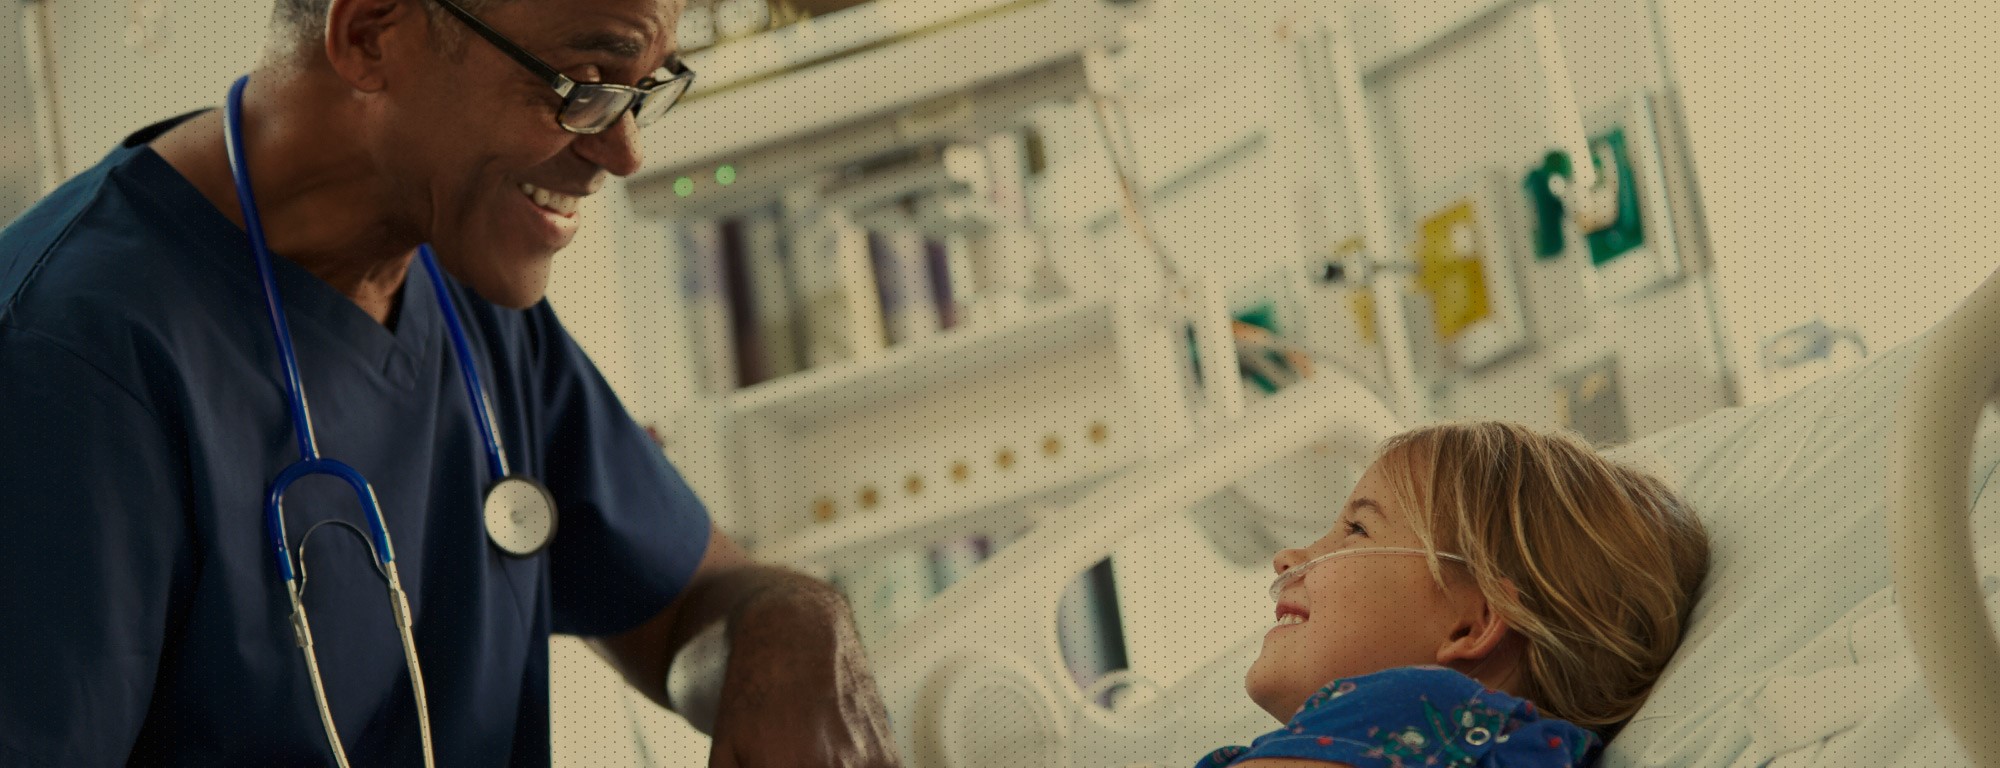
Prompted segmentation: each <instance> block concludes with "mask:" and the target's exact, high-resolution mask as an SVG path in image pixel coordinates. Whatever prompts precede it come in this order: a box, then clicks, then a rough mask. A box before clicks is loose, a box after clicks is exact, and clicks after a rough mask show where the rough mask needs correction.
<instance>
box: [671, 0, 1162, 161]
mask: <svg viewBox="0 0 2000 768" xmlns="http://www.w3.org/2000/svg"><path fill="white" fill-rule="evenodd" d="M1144 5H1145V4H1144V3H1138V2H1129V1H1127V2H1113V1H1112V0H972V1H968V2H949V3H940V2H935V0H874V1H873V2H870V3H868V4H866V5H862V6H858V7H855V8H850V9H847V10H844V11H840V12H837V13H833V14H829V15H827V16H825V17H823V18H818V19H809V20H806V21H803V22H800V23H798V24H794V25H791V26H788V27H784V28H781V29H777V30H773V31H771V32H767V33H763V34H759V35H755V36H753V37H750V38H745V39H743V40H738V41H734V42H730V43H725V44H723V45H719V46H716V47H714V48H711V49H708V50H704V51H701V52H698V53H696V54H693V55H691V56H690V57H689V60H688V66H689V67H690V68H692V69H693V70H694V71H695V72H696V76H695V86H694V90H693V91H691V92H690V93H689V94H688V96H687V98H686V100H685V102H684V103H683V104H682V105H681V106H679V107H677V108H676V109H675V111H674V117H673V121H672V125H674V126H679V127H678V128H670V129H668V130H654V131H651V132H647V133H644V134H641V141H642V145H643V149H644V153H645V155H646V157H648V158H650V160H649V162H648V163H647V167H646V168H645V169H644V170H642V171H640V174H639V177H640V178H641V179H643V178H646V177H666V178H673V177H675V176H680V175H683V174H692V173H696V172H697V171H698V170H699V169H701V168H705V167H707V166H709V165H713V164H715V163H719V162H728V161H737V160H741V159H742V158H741V157H740V156H741V155H744V154H747V153H751V152H754V151H757V150H759V149H763V148H767V147H772V146H773V145H776V144H778V143H780V142H787V141H798V140H802V139H806V138H807V137H811V136H813V135H815V134H821V133H824V132H826V131H828V130H831V129H833V128H836V127H839V126H842V125H846V124H849V123H853V122H855V121H858V120H862V119H864V118H868V117H872V116H877V115H884V114H888V113H891V112H894V111H896V110H899V109H902V108H906V107H912V106H915V105H919V104H921V103H924V102H928V101H930V100H932V99H935V98H937V97H941V96H948V95H952V94H957V93H960V92H963V91H966V90H967V89H970V88H972V87H973V86H976V85H979V84H982V83H986V82H989V81H994V80H998V79H1002V78H1006V77H1009V76H1012V75H1017V74H1021V73H1024V72H1028V71H1030V70H1034V69H1037V68H1040V67H1042V66H1044V65H1048V64H1051V63H1053V62H1056V61H1059V60H1063V59H1070V58H1077V57H1079V56H1080V55H1081V53H1082V52H1083V51H1085V50H1087V49H1090V48H1093V47H1097V46H1102V45H1106V44H1108V43H1111V42H1112V41H1114V40H1115V39H1116V38H1117V35H1118V30H1119V26H1120V24H1121V23H1122V22H1123V21H1125V20H1126V19H1128V18H1131V17H1132V16H1133V14H1135V13H1138V12H1139V10H1140V9H1141V8H1143V7H1144ZM1058 95H1059V94H1054V95H1052V96H1051V97H1054V96H1058ZM635 180H636V179H635Z"/></svg>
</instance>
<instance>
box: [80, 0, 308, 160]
mask: <svg viewBox="0 0 2000 768" xmlns="http://www.w3.org/2000/svg"><path fill="white" fill-rule="evenodd" d="M44 1H45V2H48V3H50V6H49V7H50V10H51V11H52V12H53V15H54V35H53V39H54V45H53V49H54V50H53V55H54V59H55V72H54V75H53V79H54V80H55V87H56V92H57V96H58V100H59V105H60V106H59V110H58V123H57V124H58V129H59V131H60V132H61V135H62V139H63V141H62V145H63V158H62V172H61V175H62V177H63V178H68V177H69V176H71V175H74V174H76V173H77V172H78V171H81V170H83V169H85V168H89V167H90V166H92V165H94V164H96V163H97V161H98V160H99V159H101V158H103V157H104V155H105V153H107V152H110V151H111V148H112V147H113V146H115V145H116V144H117V142H118V141H119V140H121V139H123V138H125V136H126V135H127V134H129V133H131V132H133V131H136V130H138V129H140V128H143V127H145V126H147V125H149V124H151V123H154V122H156V121H159V120H164V119H166V118H169V117H173V116H175V115H178V114H181V113H184V112H189V111H192V110H195V109H200V108H203V107H212V106H221V105H222V102H223V98H224V96H225V95H226V94H227V92H228V89H229V84H230V82H232V81H234V80H235V79H236V78H237V77H238V76H240V75H242V74H243V73H245V72H247V71H249V70H250V68H251V67H252V66H254V65H255V64H256V62H257V59H258V57H259V55H260V54H261V53H262V51H263V48H264V45H265V42H266V41H268V40H269V39H270V37H271V34H270V16H271V8H272V0H171V1H170V0H44Z"/></svg>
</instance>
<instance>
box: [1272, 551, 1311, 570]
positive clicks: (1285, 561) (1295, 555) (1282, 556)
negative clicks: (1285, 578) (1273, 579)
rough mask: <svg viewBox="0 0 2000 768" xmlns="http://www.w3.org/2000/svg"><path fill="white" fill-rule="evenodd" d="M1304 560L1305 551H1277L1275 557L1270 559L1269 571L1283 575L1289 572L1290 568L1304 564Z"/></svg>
mask: <svg viewBox="0 0 2000 768" xmlns="http://www.w3.org/2000/svg"><path fill="white" fill-rule="evenodd" d="M1305 559H1306V551H1305V550H1303V549H1298V548H1292V549H1281V550H1278V554H1277V555H1275V556H1273V557H1272V558H1271V569H1272V570H1274V571H1277V572H1278V573H1280V574H1283V573H1284V572H1286V571H1289V570H1291V569H1292V566H1295V565H1298V564H1299V563H1302V562H1305Z"/></svg>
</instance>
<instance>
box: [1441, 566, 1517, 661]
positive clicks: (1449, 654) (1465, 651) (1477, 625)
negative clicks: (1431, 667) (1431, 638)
mask: <svg viewBox="0 0 2000 768" xmlns="http://www.w3.org/2000/svg"><path fill="white" fill-rule="evenodd" d="M1502 584H1503V586H1504V587H1505V588H1506V590H1507V592H1508V596H1509V597H1516V596H1517V595H1518V593H1517V591H1516V589H1515V587H1514V585H1513V583H1512V582H1503V583H1502ZM1467 591H1468V592H1469V593H1470V594H1471V596H1470V598H1468V599H1467V600H1466V602H1465V603H1464V604H1462V605H1460V606H1459V615H1458V621H1457V623H1456V624H1454V625H1452V628H1451V634H1450V635H1448V636H1447V637H1446V638H1445V641H1444V643H1443V644H1442V645H1439V646H1438V655H1437V663H1438V664H1439V665H1440V666H1453V662H1458V661H1465V662H1471V663H1472V664H1474V665H1477V664H1479V663H1480V662H1483V661H1485V660H1486V659H1487V657H1489V656H1492V655H1493V654H1494V653H1495V652H1496V651H1499V650H1500V647H1501V644H1502V643H1504V642H1506V640H1507V638H1508V636H1510V635H1512V634H1513V630H1512V628H1511V627H1509V626H1507V620H1506V619H1505V618H1503V617H1502V616H1501V615H1500V612H1499V611H1496V610H1494V608H1493V604H1492V602H1490V601H1488V600H1487V599H1486V596H1485V595H1483V594H1481V593H1480V592H1479V591H1478V590H1477V589H1470V590H1467Z"/></svg>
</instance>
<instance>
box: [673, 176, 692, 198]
mask: <svg viewBox="0 0 2000 768" xmlns="http://www.w3.org/2000/svg"><path fill="white" fill-rule="evenodd" d="M674 194H676V195H680V196H681V197H687V196H688V195H692V194H694V179H691V178H688V177H686V176H682V177H680V178H678V179H674Z"/></svg>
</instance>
